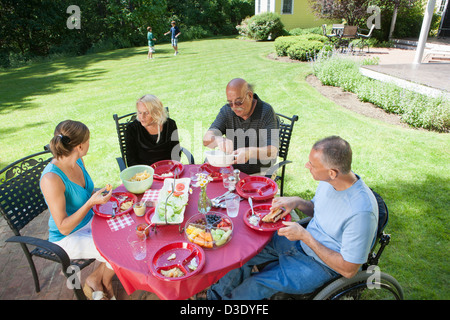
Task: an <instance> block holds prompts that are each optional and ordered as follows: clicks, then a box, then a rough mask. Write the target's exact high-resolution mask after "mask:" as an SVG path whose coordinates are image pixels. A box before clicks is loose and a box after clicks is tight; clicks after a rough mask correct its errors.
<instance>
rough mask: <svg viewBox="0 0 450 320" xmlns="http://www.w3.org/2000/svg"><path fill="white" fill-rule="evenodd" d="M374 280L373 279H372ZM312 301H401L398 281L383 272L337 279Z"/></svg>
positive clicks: (401, 294)
mask: <svg viewBox="0 0 450 320" xmlns="http://www.w3.org/2000/svg"><path fill="white" fill-rule="evenodd" d="M374 278H375V279H374ZM313 300H403V289H402V287H401V286H400V284H399V283H398V281H397V280H396V279H395V278H394V277H392V276H390V275H388V274H386V273H383V272H380V273H378V274H377V275H376V277H375V276H374V275H373V274H372V273H367V272H365V271H362V272H359V273H358V274H356V275H355V276H354V277H353V278H350V279H347V278H339V279H337V280H335V281H333V282H332V283H330V284H329V285H328V286H326V287H325V288H324V289H322V290H321V291H320V292H319V293H317V295H315V296H314V297H313Z"/></svg>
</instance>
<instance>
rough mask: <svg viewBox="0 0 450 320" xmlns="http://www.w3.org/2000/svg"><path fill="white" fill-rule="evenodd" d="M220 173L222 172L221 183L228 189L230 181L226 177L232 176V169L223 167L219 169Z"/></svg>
mask: <svg viewBox="0 0 450 320" xmlns="http://www.w3.org/2000/svg"><path fill="white" fill-rule="evenodd" d="M220 173H221V174H222V183H223V186H224V188H225V189H227V190H228V188H229V186H230V181H229V180H228V177H231V176H233V171H231V170H230V169H229V168H223V169H220Z"/></svg>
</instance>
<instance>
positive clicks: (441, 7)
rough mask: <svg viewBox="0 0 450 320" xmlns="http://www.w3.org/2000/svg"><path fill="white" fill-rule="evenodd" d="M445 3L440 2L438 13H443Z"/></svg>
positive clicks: (444, 0)
mask: <svg viewBox="0 0 450 320" xmlns="http://www.w3.org/2000/svg"><path fill="white" fill-rule="evenodd" d="M445 2H446V0H442V1H441V5H440V6H439V11H438V12H444V9H445Z"/></svg>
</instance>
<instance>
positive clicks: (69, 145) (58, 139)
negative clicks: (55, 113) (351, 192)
mask: <svg viewBox="0 0 450 320" xmlns="http://www.w3.org/2000/svg"><path fill="white" fill-rule="evenodd" d="M88 139H89V129H88V127H87V126H86V125H85V124H83V123H81V122H79V121H73V120H65V121H63V122H60V123H59V124H58V125H57V126H56V128H55V132H54V135H53V138H52V139H51V140H50V150H51V152H52V154H53V156H54V157H55V158H57V159H58V158H61V157H67V156H69V155H70V154H71V153H72V151H73V149H74V148H75V147H76V146H78V145H80V144H82V143H84V142H86V141H87V140H88Z"/></svg>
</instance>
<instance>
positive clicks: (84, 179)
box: [40, 120, 114, 299]
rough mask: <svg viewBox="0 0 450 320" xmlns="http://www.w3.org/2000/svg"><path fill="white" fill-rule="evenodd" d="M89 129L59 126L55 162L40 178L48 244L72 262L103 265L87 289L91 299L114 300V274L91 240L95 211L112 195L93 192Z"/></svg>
mask: <svg viewBox="0 0 450 320" xmlns="http://www.w3.org/2000/svg"><path fill="white" fill-rule="evenodd" d="M89 136H90V134H89V129H88V128H87V127H86V125H84V124H83V123H81V122H78V121H72V120H66V121H63V122H61V123H59V124H58V125H57V127H56V129H55V132H54V136H53V138H52V139H51V141H50V150H51V151H52V154H53V157H54V158H53V160H52V161H51V162H50V163H49V164H48V165H47V167H46V168H45V169H44V171H43V172H42V175H41V181H40V186H41V190H42V193H43V195H44V197H45V201H46V203H47V205H48V208H49V211H50V219H49V240H50V241H52V242H54V243H56V244H58V245H59V246H61V247H62V248H63V249H64V250H65V251H66V252H67V254H68V255H69V258H70V259H92V258H95V259H97V260H98V261H100V262H101V264H100V265H99V267H98V268H97V269H96V270H94V272H93V273H92V274H90V275H89V276H88V277H87V279H86V283H85V286H84V291H85V293H86V295H87V296H88V298H92V299H106V298H113V297H114V292H113V289H112V277H113V276H114V271H113V270H112V268H111V266H110V265H109V264H108V263H107V261H106V260H105V259H104V258H103V257H102V256H101V255H100V254H99V252H98V251H97V249H96V247H95V244H94V242H93V239H92V234H91V220H92V217H93V214H94V213H93V211H92V207H93V206H94V205H96V204H103V203H106V202H108V200H109V198H110V197H111V194H112V191H110V192H109V193H108V194H107V195H105V196H104V195H103V194H102V193H103V192H104V191H105V190H106V188H103V189H100V190H98V191H97V192H93V191H94V183H93V181H92V179H91V177H90V176H89V174H88V172H87V171H86V169H85V167H84V163H83V159H82V158H83V156H85V155H86V153H87V152H88V149H89Z"/></svg>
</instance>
